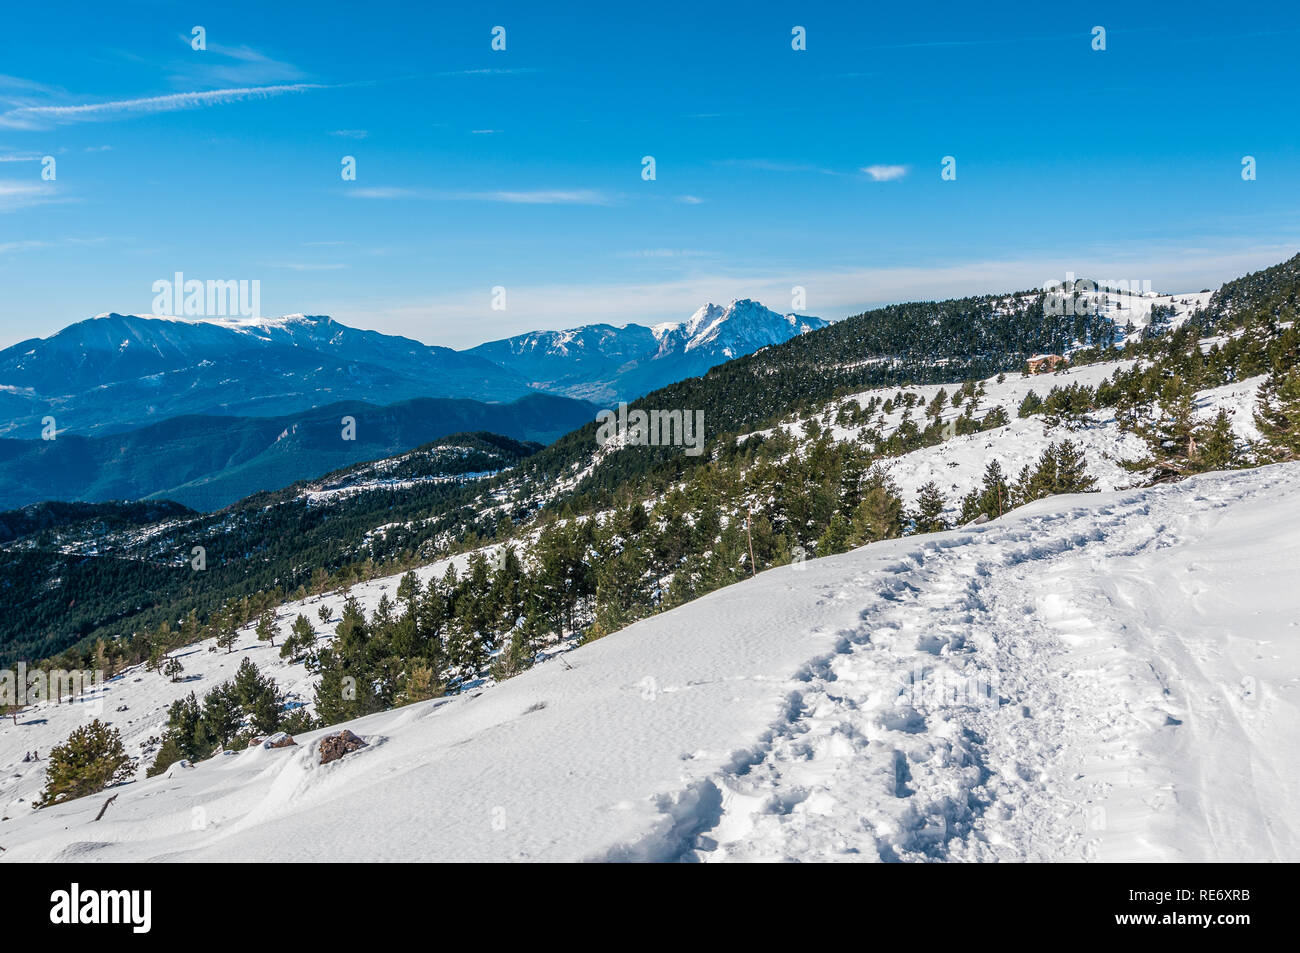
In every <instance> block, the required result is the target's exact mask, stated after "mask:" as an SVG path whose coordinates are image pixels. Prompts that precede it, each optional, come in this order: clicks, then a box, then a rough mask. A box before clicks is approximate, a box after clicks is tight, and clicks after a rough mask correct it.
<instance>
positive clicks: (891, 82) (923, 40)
mask: <svg viewBox="0 0 1300 953" xmlns="http://www.w3.org/2000/svg"><path fill="white" fill-rule="evenodd" d="M474 6H476V7H478V5H474ZM991 6H993V5H988V4H980V5H975V4H944V3H927V4H906V5H899V6H898V8H896V9H891V8H889V7H887V6H886V5H874V4H816V3H812V4H810V3H798V4H793V3H749V4H739V3H737V4H725V5H721V4H720V5H711V4H700V3H688V4H675V3H665V2H655V3H652V4H641V5H623V4H617V5H612V4H607V3H602V4H591V5H582V4H546V5H539V4H486V5H483V6H481V7H479V8H477V9H472V10H466V9H464V6H463V5H457V4H441V3H438V4H434V3H429V4H413V3H408V4H395V3H385V2H370V3H365V4H358V3H352V2H348V3H330V2H315V3H311V4H305V3H304V4H289V3H276V4H269V3H265V2H256V3H243V2H224V3H221V4H184V3H166V2H143V3H122V4H102V3H96V4H76V3H73V4H59V5H52V4H12V5H10V7H9V9H8V10H7V12H6V14H5V21H6V22H5V27H6V29H5V30H4V31H3V33H0V282H3V288H4V293H3V295H0V346H6V345H9V344H12V343H14V342H16V341H18V340H21V339H23V338H27V337H31V336H33V335H46V334H49V333H52V332H54V331H55V330H57V329H58V328H60V327H62V326H64V325H66V324H69V323H71V322H73V321H76V320H80V319H82V318H85V317H89V316H90V315H93V314H96V313H99V312H104V311H110V310H112V311H123V312H128V311H129V312H140V313H143V312H148V311H149V309H150V306H151V302H152V299H153V293H152V285H153V282H154V281H156V280H158V279H162V278H170V277H171V276H172V274H173V273H174V272H177V271H181V272H183V273H184V274H185V275H186V276H187V277H190V278H199V279H250V280H251V279H257V280H259V281H260V282H261V301H262V311H263V313H265V314H281V313H290V312H306V313H326V314H331V315H333V316H335V317H336V318H338V319H339V320H342V321H344V322H346V323H349V324H354V325H358V326H362V327H373V328H377V329H380V330H384V331H389V332H396V333H403V334H407V335H409V336H411V337H415V338H417V339H419V340H423V341H426V342H429V343H436V344H446V345H449V346H454V347H465V346H470V345H473V344H475V343H478V342H480V341H484V340H489V339H492V338H496V337H501V336H504V335H506V334H510V333H515V332H519V331H524V330H530V329H533V328H539V327H568V326H573V325H576V324H583V323H591V322H594V321H601V320H605V321H610V322H612V323H616V324H621V323H624V322H627V321H638V322H642V323H653V322H656V321H662V320H678V319H682V318H684V317H686V316H688V315H689V314H690V313H691V312H692V311H694V310H695V309H696V308H697V307H699V306H700V305H702V304H703V303H704V302H705V301H707V300H713V301H719V300H729V299H730V298H733V297H740V296H748V297H754V298H757V299H759V300H762V301H763V302H764V303H766V304H768V305H769V306H771V307H773V308H775V309H777V310H781V311H787V310H790V308H791V304H792V302H791V288H793V287H794V286H796V285H798V286H801V287H803V288H805V289H806V297H807V304H806V309H805V310H806V311H808V312H809V313H812V314H817V315H822V316H824V317H830V318H839V317H843V316H844V315H846V314H850V313H853V312H854V311H856V310H860V309H861V308H863V307H866V306H869V305H872V304H877V303H882V302H886V301H892V300H903V299H916V298H936V297H944V296H948V295H951V294H956V293H964V292H974V291H983V290H990V291H993V290H1005V289H1009V288H1023V287H1029V286H1041V285H1042V284H1043V283H1044V282H1045V281H1049V280H1053V279H1059V278H1063V277H1064V274H1065V272H1066V271H1067V270H1072V271H1075V272H1077V273H1080V274H1093V275H1096V276H1097V277H1101V278H1123V279H1130V280H1150V281H1151V282H1152V283H1153V285H1154V286H1155V287H1156V288H1158V289H1163V290H1179V291H1181V290H1197V289H1199V288H1201V287H1205V286H1208V285H1210V284H1212V283H1216V282H1218V281H1221V280H1224V279H1226V278H1230V277H1233V276H1235V275H1238V274H1241V273H1243V272H1245V271H1248V270H1252V269H1254V268H1258V267H1262V266H1265V265H1268V264H1271V263H1274V262H1276V261H1279V260H1282V259H1283V258H1286V257H1289V256H1290V255H1291V254H1294V253H1295V251H1297V250H1298V246H1300V240H1298V239H1300V191H1298V190H1297V188H1296V184H1297V182H1298V181H1300V178H1298V176H1300V150H1298V149H1297V141H1296V140H1297V135H1298V133H1297V123H1296V109H1295V91H1296V89H1297V86H1298V84H1297V79H1298V78H1300V77H1298V76H1297V66H1296V57H1295V54H1294V47H1295V44H1296V43H1297V41H1298V40H1300V13H1297V11H1296V8H1295V6H1294V5H1292V4H1286V5H1283V4H1276V5H1266V4H1240V5H1237V6H1236V7H1235V8H1224V7H1222V6H1218V7H1215V6H1209V5H1207V6H1205V7H1197V6H1195V5H1188V4H1184V3H1179V4H1167V5H1166V4H1146V5H1138V4H1131V3H1123V4H1105V3H1090V4H1074V3H1069V4H1060V5H1056V4H1052V5H1044V4H1033V5H1029V4H1026V5H1023V6H1022V5H1015V4H1006V5H997V9H990V7H991ZM196 25H198V26H202V27H204V29H205V31H206V45H207V49H206V50H202V51H195V50H193V49H192V48H191V36H192V28H193V27H194V26H196ZM498 25H499V26H504V27H505V29H506V49H505V50H504V51H494V50H492V49H491V41H492V35H491V30H492V28H493V27H494V26H498ZM796 25H798V26H803V27H805V28H806V31H807V49H806V50H804V51H795V50H792V49H791V30H792V28H793V27H794V26H796ZM1097 25H1100V26H1104V27H1105V28H1106V46H1107V49H1106V50H1105V51H1104V52H1097V51H1094V50H1093V49H1092V48H1091V44H1092V32H1091V31H1092V28H1093V27H1094V26H1097ZM345 155H351V156H354V157H355V159H356V164H357V165H356V169H357V176H356V180H355V181H343V180H342V178H341V176H340V170H341V161H342V158H343V157H344V156H345ZM646 155H652V156H654V157H655V162H656V178H655V180H654V181H645V180H643V179H642V174H641V173H642V162H641V160H642V157H643V156H646ZM946 155H951V156H954V157H955V158H956V161H957V178H956V179H955V180H953V181H943V180H942V179H941V177H940V168H941V160H942V158H943V157H944V156H946ZM1246 155H1251V156H1254V157H1255V158H1256V161H1257V164H1258V178H1257V179H1256V180H1255V181H1250V182H1247V181H1243V180H1242V177H1241V160H1242V157H1243V156H1246ZM44 156H53V157H54V159H55V163H56V166H55V169H56V178H55V179H54V180H53V181H45V180H43V179H42V178H41V170H42V161H41V160H42V157H44ZM866 170H873V171H866ZM494 286H503V287H505V289H506V305H507V307H506V309H505V310H504V311H497V310H493V309H492V307H491V303H492V289H493V287H494Z"/></svg>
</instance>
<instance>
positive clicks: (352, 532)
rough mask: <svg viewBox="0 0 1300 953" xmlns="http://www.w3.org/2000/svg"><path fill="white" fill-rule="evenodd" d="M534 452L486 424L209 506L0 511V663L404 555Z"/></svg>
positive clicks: (453, 525)
mask: <svg viewBox="0 0 1300 953" xmlns="http://www.w3.org/2000/svg"><path fill="white" fill-rule="evenodd" d="M544 399H547V398H544ZM537 450H538V445H537V444H524V443H520V442H519V441H515V440H511V439H510V438H508V437H501V436H497V435H495V434H484V433H479V434H453V435H450V436H448V437H444V438H442V439H440V440H437V441H434V442H432V443H430V444H426V445H424V446H422V447H417V448H416V449H414V450H411V451H409V452H407V453H404V454H402V455H401V456H400V457H398V458H390V459H387V460H384V461H378V462H372V463H361V464H356V465H354V466H352V467H348V468H344V469H342V470H339V471H335V472H332V473H329V474H326V475H325V476H323V477H319V478H316V479H313V480H305V481H300V482H298V483H295V484H292V485H290V486H289V487H286V488H284V489H282V490H277V491H275V492H271V493H259V494H256V495H254V496H251V497H248V498H247V499H245V500H242V501H240V502H239V503H237V504H235V505H233V506H231V507H229V508H227V509H225V510H222V511H219V512H216V513H195V512H193V511H190V510H187V509H185V508H184V507H180V506H179V505H177V504H174V503H159V504H149V505H148V507H149V510H148V512H149V513H151V514H152V519H148V520H147V521H145V520H144V519H142V518H141V516H140V514H139V513H138V512H137V510H139V509H140V507H141V504H135V503H115V504H99V505H96V506H95V509H94V510H93V511H92V513H91V514H90V515H91V516H93V518H88V515H87V514H86V513H85V512H83V510H84V509H85V508H86V505H85V504H74V505H72V506H71V507H69V506H68V505H66V504H54V505H49V504H37V505H34V506H31V507H25V508H24V509H23V510H20V511H17V512H16V513H6V514H0V526H5V527H8V528H9V536H10V538H9V539H8V540H7V541H4V542H3V543H0V547H2V548H0V592H3V593H4V595H5V603H6V606H7V608H8V612H7V613H5V615H4V617H3V621H2V622H0V625H2V626H3V627H2V628H0V633H2V634H3V638H0V660H2V661H3V662H10V661H12V660H14V659H19V658H26V659H38V658H43V657H47V656H49V655H53V654H55V653H58V652H61V651H63V650H64V649H66V648H67V647H68V646H69V645H72V644H74V643H76V642H78V641H79V640H85V638H86V637H87V636H91V635H92V634H94V635H96V636H102V635H103V634H104V632H105V631H108V632H117V633H124V634H130V633H134V632H139V631H142V630H144V629H146V628H148V627H151V626H156V625H158V624H160V623H161V622H163V621H164V620H179V619H180V618H181V617H183V616H185V615H186V613H188V612H189V611H190V610H196V611H197V612H199V613H200V614H201V615H202V616H203V617H204V618H209V617H213V618H215V617H216V616H217V615H219V614H220V611H221V609H222V606H223V603H225V602H226V601H227V600H234V602H235V603H236V604H238V603H239V602H240V600H241V599H243V600H245V604H246V602H247V599H248V598H249V596H253V595H257V594H259V593H262V592H266V593H268V594H269V593H272V592H274V591H276V590H277V589H278V591H280V592H281V593H283V592H284V591H286V590H288V591H291V590H292V589H294V588H296V587H297V586H300V585H301V586H306V585H308V584H309V583H311V582H312V580H313V577H316V576H319V575H321V574H324V573H326V571H327V570H338V569H339V568H340V567H344V566H350V565H351V564H352V563H353V562H354V561H357V560H360V561H361V562H362V563H364V560H365V557H364V555H362V554H363V553H365V552H367V551H368V549H369V548H370V546H371V544H372V541H373V544H374V549H375V550H376V551H382V552H385V553H409V552H410V551H411V550H413V549H418V548H419V547H420V546H421V545H426V544H428V543H429V542H430V541H432V540H437V539H439V538H443V537H445V536H446V535H447V534H449V533H456V532H457V531H460V530H462V529H463V527H462V523H463V518H464V507H466V506H467V505H468V504H469V503H470V502H472V501H473V500H474V499H475V498H476V497H478V496H479V495H480V494H481V493H482V492H483V485H484V484H485V483H487V482H488V479H489V477H490V476H491V475H492V474H495V473H498V472H500V471H502V470H507V469H509V468H510V467H513V466H515V465H517V464H518V462H519V461H520V460H522V459H524V458H525V457H527V456H529V455H530V454H532V453H535V452H536V451H537ZM51 510H53V511H55V512H54V513H53V514H51V515H47V516H44V517H42V518H38V516H39V515H40V514H48V513H50V511H51ZM407 521H409V525H407V526H405V527H400V526H390V525H389V524H393V523H397V522H407ZM385 527H387V528H385ZM195 546H200V547H203V550H204V553H205V568H204V569H203V570H202V571H197V570H195V569H194V568H193V567H192V563H191V560H192V558H193V552H194V547H195ZM278 598H282V596H280V597H278ZM278 598H277V601H278ZM110 638H111V637H110ZM122 641H126V640H121V639H114V640H113V644H114V645H117V644H120V642H122Z"/></svg>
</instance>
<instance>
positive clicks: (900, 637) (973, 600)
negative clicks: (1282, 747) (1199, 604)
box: [683, 469, 1300, 861]
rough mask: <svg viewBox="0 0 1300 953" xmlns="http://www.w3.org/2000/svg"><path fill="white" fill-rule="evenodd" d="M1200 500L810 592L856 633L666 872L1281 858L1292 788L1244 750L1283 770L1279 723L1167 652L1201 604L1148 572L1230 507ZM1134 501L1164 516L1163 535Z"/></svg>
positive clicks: (1225, 682) (1138, 497) (1074, 519)
mask: <svg viewBox="0 0 1300 953" xmlns="http://www.w3.org/2000/svg"><path fill="white" fill-rule="evenodd" d="M1273 474H1274V476H1275V477H1276V476H1280V475H1281V474H1280V473H1278V471H1277V470H1276V469H1275V470H1274V471H1273ZM1235 482H1236V483H1237V484H1238V487H1239V484H1240V483H1241V482H1242V477H1240V476H1238V477H1237V478H1236V481H1235ZM1205 485H1206V486H1207V487H1209V488H1212V489H1211V491H1210V492H1207V493H1200V492H1196V491H1193V490H1189V489H1188V488H1179V489H1170V490H1163V491H1151V492H1146V493H1129V494H1122V495H1119V496H1117V497H1113V498H1112V502H1110V503H1108V504H1107V505H1105V506H1102V507H1101V508H1099V509H1097V510H1092V509H1088V508H1083V507H1072V508H1070V509H1068V510H1066V511H1064V512H1059V513H1044V512H1042V511H1043V510H1046V509H1050V508H1053V507H1054V506H1059V502H1058V503H1056V504H1053V503H1052V502H1050V501H1049V502H1048V503H1046V504H1044V505H1040V506H1038V507H1036V509H1037V510H1038V511H1039V513H1038V514H1036V515H1031V516H1028V517H1024V518H1021V519H1019V520H1016V521H1015V523H1014V525H1008V526H1000V525H997V524H993V525H989V526H985V527H979V528H977V529H972V530H964V531H959V532H957V533H953V534H947V536H946V537H945V538H942V539H938V540H935V541H932V542H927V543H925V544H923V545H922V546H921V547H920V549H919V550H918V551H916V552H915V553H912V554H909V555H908V557H906V558H905V559H903V560H901V561H899V562H898V563H896V564H895V565H891V566H887V567H885V568H883V569H879V570H875V571H873V572H871V573H868V574H864V575H855V576H853V577H852V578H851V579H850V580H848V583H849V586H848V587H846V588H841V589H839V590H837V591H833V592H832V591H828V593H827V596H828V598H846V597H847V596H849V595H850V594H852V597H853V598H863V597H865V598H866V599H867V600H868V601H869V602H870V605H869V606H868V607H867V608H865V609H864V610H863V611H862V625H861V626H860V627H858V628H856V629H854V630H852V631H850V632H847V633H844V636H843V638H842V640H841V642H840V644H839V647H838V649H837V652H836V653H835V655H833V656H831V657H829V658H827V659H823V660H821V661H820V662H819V663H817V664H816V665H814V666H812V667H810V669H809V671H808V672H807V673H806V675H805V687H804V688H803V689H802V690H801V691H800V693H799V695H798V701H797V704H795V705H793V706H792V707H791V717H789V718H788V719H782V720H781V721H780V722H778V723H777V724H776V725H774V726H773V728H772V731H771V740H770V742H769V743H768V744H767V746H766V748H765V750H764V752H763V755H762V758H761V760H758V761H757V762H756V763H754V764H747V765H745V766H743V767H742V768H741V769H740V770H737V771H735V772H731V773H729V774H727V775H724V776H722V777H721V778H720V779H718V781H717V786H718V788H719V790H720V791H721V803H722V810H721V812H720V816H719V818H718V820H717V822H716V823H714V824H713V825H711V826H710V827H709V828H708V829H707V830H702V831H700V833H699V835H698V837H697V840H696V842H695V844H694V845H693V846H692V848H691V849H690V850H689V851H687V852H685V853H684V854H683V859H696V860H707V861H716V860H784V859H799V858H814V857H820V858H823V859H833V858H836V857H839V858H844V859H854V860H859V859H861V860H883V861H898V860H914V861H915V860H920V861H925V860H967V861H987V860H1061V859H1077V860H1094V859H1111V860H1138V859H1143V860H1151V859H1160V860H1174V859H1206V860H1209V859H1260V860H1280V859H1291V860H1294V859H1296V858H1297V856H1300V834H1298V833H1297V830H1296V829H1295V827H1294V824H1293V822H1292V821H1291V818H1292V817H1293V816H1294V810H1293V805H1294V803H1295V802H1294V800H1288V798H1286V797H1279V796H1278V795H1279V792H1285V791H1287V790H1288V789H1289V790H1290V791H1291V792H1292V793H1294V791H1295V788H1296V782H1297V780H1298V779H1297V771H1296V770H1295V767H1294V763H1291V764H1289V765H1288V764H1285V763H1283V761H1282V759H1281V758H1280V757H1279V756H1278V755H1277V753H1276V749H1275V748H1274V746H1273V745H1271V744H1267V743H1264V744H1260V743H1259V742H1260V740H1261V739H1260V738H1258V737H1257V735H1259V734H1261V733H1263V734H1265V735H1268V734H1271V733H1285V734H1286V735H1288V736H1289V737H1287V739H1286V740H1287V741H1289V742H1290V743H1291V747H1292V750H1294V741H1295V738H1294V735H1295V730H1294V722H1292V724H1290V725H1287V724H1284V723H1280V722H1278V721H1276V720H1274V718H1275V717H1276V715H1277V712H1276V711H1273V712H1268V711H1261V710H1260V709H1259V706H1258V705H1256V704H1255V702H1257V701H1258V698H1254V697H1252V690H1251V686H1252V685H1253V684H1255V682H1256V681H1257V678H1258V677H1257V676H1252V675H1249V674H1243V673H1241V672H1239V671H1237V670H1236V669H1229V671H1228V672H1227V673H1226V674H1227V677H1226V678H1225V677H1224V676H1225V671H1224V666H1223V665H1222V661H1223V660H1222V658H1221V655H1222V650H1221V648H1220V647H1218V646H1206V645H1205V644H1204V643H1201V642H1198V641H1197V640H1195V639H1191V638H1188V637H1187V636H1188V632H1189V628H1190V627H1189V618H1188V616H1187V613H1186V608H1187V604H1188V601H1189V599H1188V597H1189V596H1190V597H1192V598H1191V599H1190V601H1191V602H1192V603H1193V606H1194V605H1195V602H1196V599H1195V596H1196V595H1198V594H1203V593H1198V590H1196V589H1191V590H1189V589H1187V588H1186V587H1184V586H1170V585H1168V584H1167V576H1166V578H1160V575H1164V574H1156V573H1153V572H1152V568H1153V567H1152V565H1151V560H1152V557H1153V554H1156V553H1159V552H1160V551H1162V550H1167V549H1171V548H1175V547H1177V546H1178V545H1179V544H1180V542H1182V538H1181V535H1180V531H1179V530H1181V531H1183V532H1187V531H1191V530H1198V531H1200V532H1199V533H1198V535H1200V534H1203V533H1204V532H1206V531H1211V530H1213V531H1217V530H1218V529H1219V528H1220V526H1219V525H1218V524H1220V523H1221V522H1223V518H1224V515H1225V514H1223V513H1222V512H1219V511H1222V510H1223V508H1224V507H1226V506H1227V505H1228V503H1227V499H1235V502H1238V503H1240V502H1241V496H1242V495H1241V494H1240V493H1223V492H1219V493H1215V492H1213V490H1214V489H1218V485H1216V484H1215V483H1213V482H1209V481H1207V483H1206V484H1205ZM1238 487H1234V489H1238ZM1256 492H1257V491H1254V490H1252V491H1250V492H1248V493H1246V494H1245V497H1247V498H1249V497H1251V496H1254V495H1256ZM1152 496H1157V497H1158V498H1159V497H1161V496H1163V497H1164V498H1165V499H1168V498H1169V497H1171V496H1172V497H1176V498H1181V499H1180V500H1179V502H1180V503H1181V504H1182V507H1181V508H1182V509H1183V510H1184V512H1183V513H1181V514H1180V516H1179V518H1178V519H1177V521H1176V522H1177V524H1178V526H1179V530H1175V529H1174V528H1172V527H1171V525H1169V524H1166V523H1161V522H1154V521H1153V520H1152V519H1151V516H1152V505H1151V497H1152ZM1160 509H1162V510H1163V509H1167V507H1160ZM1291 529H1292V533H1293V540H1294V538H1295V535H1296V534H1300V523H1292V525H1291ZM1294 545H1295V543H1294V541H1293V543H1292V549H1291V550H1290V552H1289V554H1288V559H1287V563H1288V564H1289V565H1290V567H1291V568H1292V569H1295V568H1300V567H1297V562H1296V551H1295V549H1294ZM1155 558H1158V559H1165V558H1167V559H1169V560H1171V561H1174V557H1173V556H1172V555H1170V556H1168V557H1155ZM1207 584H1210V585H1212V584H1213V580H1207ZM872 595H874V598H872ZM1222 621H1223V622H1225V623H1226V622H1228V621H1229V620H1227V619H1224V620H1222ZM1236 622H1237V625H1238V626H1239V627H1240V629H1242V630H1244V631H1249V629H1250V621H1249V619H1248V618H1247V619H1237V620H1236ZM1135 623H1141V624H1135ZM1291 626H1292V627H1294V623H1291ZM1221 634H1222V630H1218V631H1217V632H1215V633H1214V634H1213V635H1212V638H1213V640H1214V641H1215V642H1218V641H1219V638H1218V637H1219V636H1220V635H1221ZM1295 636H1296V633H1295V632H1294V631H1293V632H1292V644H1291V647H1290V658H1291V660H1292V662H1294V660H1295V657H1296V656H1295V645H1294V642H1295ZM1289 671H1291V672H1294V671H1295V668H1294V665H1292V666H1291V667H1290V668H1289ZM1284 688H1285V689H1286V690H1288V691H1289V692H1290V693H1291V694H1292V695H1294V692H1295V690H1296V689H1295V679H1294V678H1291V679H1290V680H1289V683H1286V684H1284ZM1289 701H1290V706H1289V707H1290V709H1291V710H1292V712H1294V706H1295V698H1294V697H1291V698H1290V699H1289ZM1179 764H1182V765H1187V766H1192V767H1193V770H1192V771H1191V772H1187V773H1186V775H1185V776H1182V777H1180V776H1179V773H1178V772H1176V771H1175V770H1174V766H1175V765H1179ZM1233 788H1237V791H1236V793H1235V795H1231V796H1229V795H1230V792H1231V791H1232V789H1233ZM1175 841H1177V844H1175Z"/></svg>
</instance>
